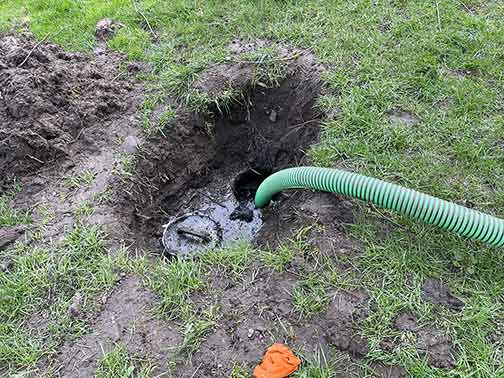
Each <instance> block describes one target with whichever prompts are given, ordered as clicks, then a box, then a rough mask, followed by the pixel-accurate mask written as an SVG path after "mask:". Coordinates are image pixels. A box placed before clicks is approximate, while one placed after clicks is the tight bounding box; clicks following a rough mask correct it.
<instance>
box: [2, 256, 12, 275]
mask: <svg viewBox="0 0 504 378" xmlns="http://www.w3.org/2000/svg"><path fill="white" fill-rule="evenodd" d="M13 268H14V261H12V259H10V258H5V259H2V261H1V262H0V272H9V271H11V270H12V269H13Z"/></svg>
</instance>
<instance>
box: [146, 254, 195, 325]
mask: <svg viewBox="0 0 504 378" xmlns="http://www.w3.org/2000/svg"><path fill="white" fill-rule="evenodd" d="M146 280H147V284H148V286H149V287H150V288H151V289H152V290H153V291H154V292H155V293H156V294H157V295H158V296H159V298H160V309H159V310H160V312H161V314H162V315H163V316H164V317H166V318H167V319H177V318H179V319H184V320H186V319H188V318H189V317H190V316H191V314H192V310H193V308H192V303H191V300H190V294H192V293H194V292H196V291H198V290H200V289H203V288H204V286H205V282H204V281H203V268H202V266H201V262H199V261H196V260H182V259H175V260H173V261H166V260H160V261H158V263H157V264H156V265H155V266H154V270H153V271H152V272H151V273H150V274H149V275H148V276H147V277H146Z"/></svg>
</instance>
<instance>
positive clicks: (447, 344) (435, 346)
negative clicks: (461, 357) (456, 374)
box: [416, 328, 456, 369]
mask: <svg viewBox="0 0 504 378" xmlns="http://www.w3.org/2000/svg"><path fill="white" fill-rule="evenodd" d="M416 346H417V349H418V350H419V351H420V352H421V353H422V354H424V355H425V356H426V357H427V361H428V363H429V365H431V366H434V367H437V368H442V369H453V368H454V367H455V356H456V349H455V347H454V346H453V342H452V340H451V338H450V336H448V335H446V334H445V333H443V332H442V331H441V330H439V329H435V328H426V329H422V330H420V331H419V332H418V334H417V345H416Z"/></svg>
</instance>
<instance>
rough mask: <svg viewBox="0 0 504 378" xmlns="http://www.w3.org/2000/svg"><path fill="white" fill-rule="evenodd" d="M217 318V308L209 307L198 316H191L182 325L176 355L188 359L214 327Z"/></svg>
mask: <svg viewBox="0 0 504 378" xmlns="http://www.w3.org/2000/svg"><path fill="white" fill-rule="evenodd" d="M218 318H219V308H218V307H216V306H211V307H209V308H208V309H207V310H205V311H204V312H203V313H202V314H200V315H198V316H193V317H191V318H190V319H188V320H187V321H186V322H185V323H184V329H183V335H184V339H183V341H182V345H180V347H179V348H178V350H177V354H178V355H179V356H180V357H182V358H186V357H190V356H191V355H192V354H193V353H194V352H196V351H197V350H198V348H199V346H200V345H201V343H202V342H203V341H204V339H205V337H206V335H207V334H208V333H209V332H210V331H211V330H212V328H213V327H214V326H215V324H216V321H217V320H218Z"/></svg>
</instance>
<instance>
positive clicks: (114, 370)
mask: <svg viewBox="0 0 504 378" xmlns="http://www.w3.org/2000/svg"><path fill="white" fill-rule="evenodd" d="M151 373H152V366H150V365H149V363H146V362H145V361H140V360H138V359H136V358H133V357H131V356H130V355H129V354H128V351H127V350H126V347H125V346H124V345H116V346H115V347H114V349H112V350H111V351H109V352H107V353H104V354H103V356H102V358H101V359H100V361H99V363H98V369H97V370H96V374H95V377H96V378H133V377H138V378H149V377H151V376H152V374H151Z"/></svg>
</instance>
